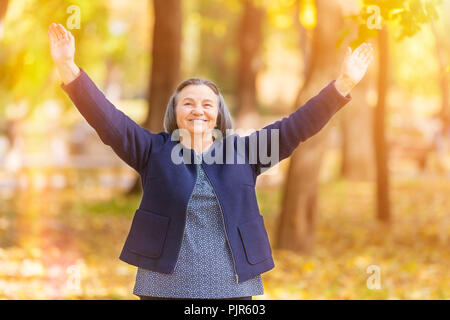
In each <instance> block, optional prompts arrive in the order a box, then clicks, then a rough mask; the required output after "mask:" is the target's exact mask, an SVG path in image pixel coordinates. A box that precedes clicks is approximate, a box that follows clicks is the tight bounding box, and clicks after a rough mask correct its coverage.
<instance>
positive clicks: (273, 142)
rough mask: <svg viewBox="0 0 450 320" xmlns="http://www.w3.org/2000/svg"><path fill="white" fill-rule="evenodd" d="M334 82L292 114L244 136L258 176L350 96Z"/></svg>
mask: <svg viewBox="0 0 450 320" xmlns="http://www.w3.org/2000/svg"><path fill="white" fill-rule="evenodd" d="M334 82H335V81H334V80H333V81H332V82H330V83H329V84H328V85H327V86H326V87H325V88H323V89H322V90H321V91H320V92H319V94H317V95H316V96H314V97H313V98H311V99H310V100H308V101H307V102H306V103H305V104H304V105H302V106H301V107H299V108H298V109H297V110H296V111H294V112H293V113H291V114H290V115H289V116H287V117H284V118H283V119H281V120H278V121H276V122H274V123H271V124H269V125H267V126H265V127H264V128H262V129H261V130H258V131H255V132H253V133H252V134H250V135H248V136H245V137H244V138H245V145H246V150H249V161H250V164H253V166H254V171H255V174H256V176H257V175H259V174H261V173H262V172H264V171H265V170H267V169H269V168H270V167H272V166H274V165H275V164H277V163H278V162H280V161H281V160H283V159H285V158H287V157H289V156H290V155H291V154H292V153H293V152H294V150H295V148H297V146H298V145H299V144H300V142H303V141H305V140H306V139H308V138H310V137H312V136H313V135H315V134H316V133H317V132H319V131H320V130H321V129H322V128H323V127H324V126H325V125H326V124H327V123H328V121H329V120H330V119H331V117H332V116H333V115H334V114H335V113H336V112H337V111H338V110H340V109H341V108H342V107H343V106H344V105H345V104H347V103H348V102H349V101H350V100H351V96H350V95H347V96H346V97H344V96H343V95H342V94H341V93H340V92H339V91H337V89H336V87H335V85H334ZM269 159H270V161H268V160H269Z"/></svg>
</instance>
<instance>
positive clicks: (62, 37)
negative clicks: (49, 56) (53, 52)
mask: <svg viewBox="0 0 450 320" xmlns="http://www.w3.org/2000/svg"><path fill="white" fill-rule="evenodd" d="M57 29H58V35H59V38H60V39H61V40H62V39H64V28H63V26H61V25H60V24H58V28H57Z"/></svg>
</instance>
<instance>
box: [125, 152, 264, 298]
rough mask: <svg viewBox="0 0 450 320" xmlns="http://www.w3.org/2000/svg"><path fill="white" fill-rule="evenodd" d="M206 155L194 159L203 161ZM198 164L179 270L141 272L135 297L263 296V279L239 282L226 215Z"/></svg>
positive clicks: (179, 260)
mask: <svg viewBox="0 0 450 320" xmlns="http://www.w3.org/2000/svg"><path fill="white" fill-rule="evenodd" d="M205 152H206V151H205ZM205 152H203V153H202V154H201V155H198V154H196V153H195V152H194V155H195V156H196V157H197V159H198V160H201V159H202V155H203V154H204V153H205ZM197 162H198V161H196V166H197V181H196V183H195V186H194V189H193V191H192V195H191V198H190V199H189V202H188V206H187V218H186V227H185V232H184V236H183V240H182V243H181V249H180V253H179V257H178V260H177V264H176V267H175V270H174V272H173V273H171V274H167V273H160V272H156V271H151V270H146V269H143V268H138V270H137V274H136V282H135V286H134V289H133V294H135V295H138V296H153V297H164V298H204V299H207V298H216V299H219V298H234V297H244V296H254V295H261V294H263V293H264V289H263V284H262V279H261V275H258V276H256V277H254V278H252V279H249V280H247V281H244V282H239V283H237V282H236V278H235V271H234V265H233V260H232V255H231V250H230V247H229V245H228V242H227V239H226V234H225V229H224V222H223V217H222V212H221V209H220V206H219V203H218V200H217V198H216V195H215V193H214V190H213V188H212V186H211V184H210V182H209V180H208V177H207V176H206V173H205V172H204V170H203V168H202V166H201V164H199V163H197Z"/></svg>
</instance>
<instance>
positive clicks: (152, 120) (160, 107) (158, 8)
mask: <svg viewBox="0 0 450 320" xmlns="http://www.w3.org/2000/svg"><path fill="white" fill-rule="evenodd" d="M153 4H154V16H155V25H154V29H153V45H152V71H151V80H150V89H149V95H148V105H149V110H148V114H147V118H146V120H145V123H144V126H145V127H146V128H148V129H149V130H150V131H151V132H160V131H163V130H164V126H163V120H164V114H165V111H166V108H167V103H168V101H169V99H170V96H171V94H172V93H173V91H174V90H175V88H176V86H177V85H178V82H179V81H180V79H179V77H180V59H181V40H182V5H181V0H155V1H153ZM139 192H142V186H141V183H140V179H139V178H137V179H136V181H135V183H134V186H133V187H132V188H131V189H130V191H129V193H139Z"/></svg>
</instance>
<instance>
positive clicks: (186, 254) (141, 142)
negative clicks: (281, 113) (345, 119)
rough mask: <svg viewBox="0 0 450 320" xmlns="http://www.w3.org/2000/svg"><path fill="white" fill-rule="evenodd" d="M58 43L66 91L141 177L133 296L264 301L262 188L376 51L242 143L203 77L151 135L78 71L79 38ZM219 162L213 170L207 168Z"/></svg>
mask: <svg viewBox="0 0 450 320" xmlns="http://www.w3.org/2000/svg"><path fill="white" fill-rule="evenodd" d="M49 38H50V49H51V54H52V58H53V60H54V61H55V64H56V68H57V70H58V73H59V75H60V77H61V79H62V81H63V83H62V84H61V87H62V89H64V90H65V92H66V93H67V94H68V95H69V97H70V99H71V100H72V101H73V103H74V104H75V106H76V107H77V109H78V110H79V112H80V113H81V114H82V116H83V117H84V118H85V119H86V120H87V122H88V123H89V124H90V125H91V126H92V127H93V128H94V129H95V131H96V132H97V133H98V135H99V137H100V139H101V140H102V141H103V142H104V143H105V144H106V145H109V146H110V147H111V148H112V149H113V150H114V152H116V154H117V155H118V156H119V157H120V158H121V159H122V160H123V161H125V162H126V163H127V164H128V165H129V166H131V167H132V168H133V169H135V170H136V171H137V172H138V173H139V175H140V178H141V183H142V186H143V197H142V200H141V203H140V205H139V208H138V209H137V210H136V212H135V214H134V217H133V221H132V223H131V228H130V231H129V233H128V236H127V238H126V241H125V244H124V246H123V249H122V252H121V254H120V259H121V260H122V261H124V262H127V263H129V264H131V265H134V266H137V267H138V270H137V275H136V283H135V286H134V290H133V293H134V294H135V295H137V296H139V297H140V298H141V299H180V298H181V299H182V298H184V299H186V298H188V299H252V296H254V295H261V294H263V293H264V290H263V285H262V281H261V274H262V273H264V272H266V271H268V270H271V269H272V268H273V267H274V262H273V258H272V251H271V247H270V243H269V239H268V237H267V232H266V229H265V226H264V221H263V217H262V216H261V214H260V212H259V208H258V204H257V199H256V194H255V182H256V179H257V177H258V175H259V174H261V173H262V172H263V171H264V170H266V169H268V168H270V167H271V166H273V165H274V164H276V163H277V162H279V161H281V160H283V159H285V158H287V157H289V156H290V155H291V154H292V152H293V151H294V150H295V148H296V147H297V146H298V145H299V143H300V142H302V141H305V140H306V139H308V138H309V137H311V136H312V135H314V134H316V133H317V132H318V131H319V130H320V129H321V128H322V127H323V126H324V125H325V124H326V123H327V122H328V121H329V120H330V118H331V117H332V116H333V115H334V114H335V113H336V112H337V111H338V110H339V109H341V108H342V107H343V106H344V105H345V104H346V103H347V102H348V101H350V96H349V92H350V91H351V89H352V88H353V87H354V86H355V85H356V84H357V83H358V82H359V81H360V80H361V79H362V77H363V76H364V74H365V72H366V70H367V68H368V66H369V64H370V62H371V60H372V47H371V46H370V45H368V44H363V45H361V46H360V47H359V48H357V49H356V50H355V51H354V52H353V53H352V52H351V49H350V48H348V51H347V54H346V57H345V60H344V63H343V67H342V71H341V74H340V75H339V77H338V78H337V79H336V80H335V81H331V82H330V83H329V84H328V85H327V86H326V87H325V88H324V89H322V90H321V91H320V93H319V94H318V95H317V96H315V97H313V98H312V99H310V100H309V101H308V102H306V104H305V105H303V106H302V107H300V108H298V109H297V110H296V111H295V112H293V113H292V114H290V115H289V116H288V117H285V118H283V119H281V120H279V121H276V122H274V123H272V124H270V125H268V126H266V127H264V128H263V129H261V130H257V131H255V132H254V133H252V134H250V135H248V136H243V137H241V136H239V135H237V134H231V133H230V132H229V130H228V129H231V128H232V120H231V117H230V114H229V112H228V109H227V107H226V104H225V102H224V100H223V97H222V95H221V93H220V92H219V90H218V88H217V86H216V85H214V84H213V83H212V82H211V81H208V80H203V79H197V78H194V79H188V80H185V81H183V82H181V83H180V84H179V85H178V87H177V88H176V90H175V93H174V94H173V96H172V97H171V99H170V101H169V103H168V105H167V111H166V115H165V119H164V127H165V131H163V132H159V133H152V132H150V131H148V130H147V129H145V128H142V127H141V126H139V125H138V124H136V123H135V122H134V121H133V120H131V119H130V118H129V117H128V116H126V115H125V114H124V113H123V112H121V111H120V110H118V109H116V108H115V107H114V106H113V105H112V104H111V103H110V102H109V101H108V100H107V99H106V98H105V96H104V95H103V93H102V92H101V91H100V90H99V89H98V88H97V86H96V85H95V84H94V82H93V81H92V80H91V79H90V78H89V76H88V75H87V74H86V73H85V71H84V70H83V69H80V68H78V67H77V65H76V64H75V62H74V55H75V43H74V38H73V36H72V34H71V33H70V32H68V31H67V30H65V29H64V27H63V26H62V25H57V24H52V25H50V28H49ZM267 152H268V153H269V154H270V158H269V161H267ZM211 157H213V158H214V159H213V160H214V161H206V158H209V159H211ZM274 159H275V160H274ZM180 160H181V161H180Z"/></svg>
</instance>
